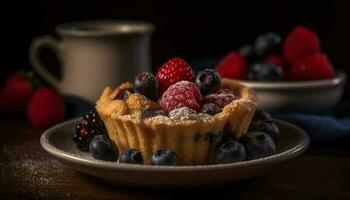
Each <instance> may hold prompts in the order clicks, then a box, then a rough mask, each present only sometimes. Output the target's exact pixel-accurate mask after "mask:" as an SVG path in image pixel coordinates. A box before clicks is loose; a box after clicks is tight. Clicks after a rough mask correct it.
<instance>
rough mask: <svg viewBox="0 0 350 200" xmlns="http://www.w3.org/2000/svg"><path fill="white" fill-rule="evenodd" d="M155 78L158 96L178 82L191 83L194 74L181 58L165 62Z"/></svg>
mask: <svg viewBox="0 0 350 200" xmlns="http://www.w3.org/2000/svg"><path fill="white" fill-rule="evenodd" d="M156 78H157V80H158V83H159V87H160V91H159V96H161V95H162V94H163V92H164V91H165V90H166V89H167V88H168V87H169V86H171V85H173V84H174V83H176V82H179V81H193V80H194V72H193V71H192V69H191V67H190V65H189V64H187V62H186V61H184V60H183V59H181V58H178V57H176V58H173V59H170V60H168V61H167V62H165V63H164V64H163V65H162V67H161V68H160V69H159V70H158V72H157V75H156Z"/></svg>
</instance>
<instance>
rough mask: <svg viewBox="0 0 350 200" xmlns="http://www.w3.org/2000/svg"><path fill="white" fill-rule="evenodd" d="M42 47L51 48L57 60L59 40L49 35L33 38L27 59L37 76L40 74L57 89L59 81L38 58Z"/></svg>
mask: <svg viewBox="0 0 350 200" xmlns="http://www.w3.org/2000/svg"><path fill="white" fill-rule="evenodd" d="M43 49H51V50H52V51H53V52H54V53H55V54H56V56H57V58H58V60H59V61H61V57H60V53H59V41H58V40H57V39H56V38H55V37H53V36H51V35H43V36H40V37H38V38H35V39H34V40H33V41H32V44H31V46H30V49H29V61H30V63H31V64H32V67H33V69H34V71H36V72H37V73H38V74H39V76H41V77H42V78H43V79H44V80H46V81H47V82H48V83H49V84H51V85H52V86H53V87H54V88H56V89H58V86H59V82H60V81H59V80H58V78H57V77H55V76H54V75H53V74H52V73H51V72H50V71H49V70H47V68H46V67H45V65H44V64H43V63H42V61H41V59H40V53H41V51H42V50H43Z"/></svg>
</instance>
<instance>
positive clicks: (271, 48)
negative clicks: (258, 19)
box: [254, 33, 282, 57]
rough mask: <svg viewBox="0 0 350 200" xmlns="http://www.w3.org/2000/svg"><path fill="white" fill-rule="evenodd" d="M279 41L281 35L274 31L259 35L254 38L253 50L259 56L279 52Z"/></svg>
mask: <svg viewBox="0 0 350 200" xmlns="http://www.w3.org/2000/svg"><path fill="white" fill-rule="evenodd" d="M281 41H282V40H281V37H280V36H279V35H277V34H276V33H267V34H265V35H260V36H259V37H258V38H257V39H256V40H255V46H254V51H255V53H256V54H257V55H258V56H260V57H263V56H266V55H271V54H276V53H279V51H280V49H281Z"/></svg>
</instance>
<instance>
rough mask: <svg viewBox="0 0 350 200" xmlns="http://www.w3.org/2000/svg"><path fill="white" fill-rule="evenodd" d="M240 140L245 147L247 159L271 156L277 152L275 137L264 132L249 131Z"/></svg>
mask: <svg viewBox="0 0 350 200" xmlns="http://www.w3.org/2000/svg"><path fill="white" fill-rule="evenodd" d="M240 142H241V143H242V144H243V145H244V147H245V150H246V158H247V160H254V159H258V158H263V157H267V156H271V155H273V154H275V153H276V152H277V149H276V145H275V143H274V141H273V139H272V138H271V137H270V136H269V135H267V134H266V133H263V132H249V133H247V134H245V135H243V136H242V137H241V139H240Z"/></svg>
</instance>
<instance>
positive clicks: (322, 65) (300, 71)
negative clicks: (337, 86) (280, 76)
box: [290, 53, 334, 81]
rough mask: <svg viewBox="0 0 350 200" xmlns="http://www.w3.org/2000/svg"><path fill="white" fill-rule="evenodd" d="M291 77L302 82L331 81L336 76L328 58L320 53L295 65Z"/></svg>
mask: <svg viewBox="0 0 350 200" xmlns="http://www.w3.org/2000/svg"><path fill="white" fill-rule="evenodd" d="M290 76H291V77H290V78H291V79H292V80H300V81H307V80H319V79H329V78H332V77H333V76H334V70H333V66H332V64H331V63H330V62H329V60H328V58H327V56H326V55H325V54H322V53H318V54H314V55H311V56H308V57H306V58H304V59H303V60H301V61H299V62H298V63H296V64H294V65H293V67H292V69H291V71H290Z"/></svg>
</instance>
